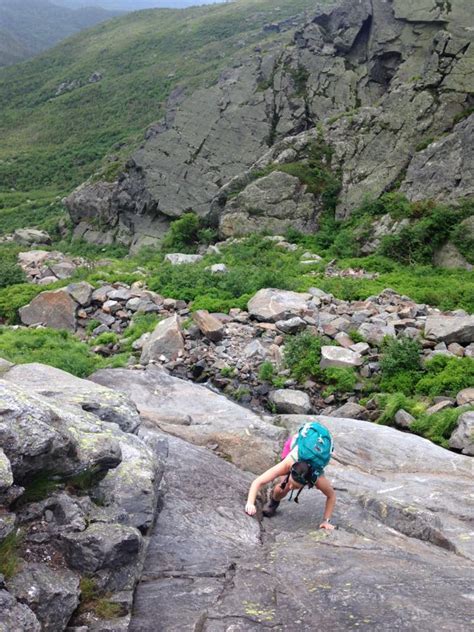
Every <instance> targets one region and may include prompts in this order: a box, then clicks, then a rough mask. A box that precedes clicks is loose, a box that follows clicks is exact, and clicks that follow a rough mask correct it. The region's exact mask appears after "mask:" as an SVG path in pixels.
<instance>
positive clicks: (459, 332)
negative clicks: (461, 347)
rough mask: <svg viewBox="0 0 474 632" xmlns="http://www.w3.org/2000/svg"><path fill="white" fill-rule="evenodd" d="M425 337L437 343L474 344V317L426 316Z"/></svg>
mask: <svg viewBox="0 0 474 632" xmlns="http://www.w3.org/2000/svg"><path fill="white" fill-rule="evenodd" d="M425 337H426V338H428V339H429V340H436V341H437V342H445V343H446V344H449V343H450V342H458V343H460V344H469V343H471V342H474V316H428V318H427V319H426V325H425Z"/></svg>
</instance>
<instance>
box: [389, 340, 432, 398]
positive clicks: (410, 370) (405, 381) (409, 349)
mask: <svg viewBox="0 0 474 632" xmlns="http://www.w3.org/2000/svg"><path fill="white" fill-rule="evenodd" d="M380 368H381V370H382V379H381V381H380V387H381V389H382V390H383V391H388V392H396V391H400V392H402V393H405V394H406V395H408V394H410V393H411V392H413V388H414V385H415V383H416V381H417V379H418V378H419V376H420V374H421V370H422V367H421V346H420V343H419V342H418V341H416V340H413V339H411V338H408V337H406V336H400V337H399V338H392V337H388V336H387V337H386V338H385V339H384V341H383V344H382V355H381V359H380Z"/></svg>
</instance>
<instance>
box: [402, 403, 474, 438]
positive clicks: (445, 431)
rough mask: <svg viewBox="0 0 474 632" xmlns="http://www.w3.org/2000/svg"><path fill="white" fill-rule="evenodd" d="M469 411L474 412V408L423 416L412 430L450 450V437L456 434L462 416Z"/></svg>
mask: <svg viewBox="0 0 474 632" xmlns="http://www.w3.org/2000/svg"><path fill="white" fill-rule="evenodd" d="M468 410H474V406H461V407H459V408H445V409H444V410H441V411H440V412H439V413H435V414H434V415H427V414H422V415H420V417H419V418H418V419H416V421H414V422H413V423H412V425H411V426H410V430H411V431H412V432H415V433H416V434H419V435H421V436H423V437H425V438H426V439H430V440H431V441H433V442H434V443H438V444H439V445H441V446H443V447H444V448H448V447H449V437H450V436H451V435H452V433H453V432H454V430H455V428H456V426H457V423H458V419H459V417H460V415H462V414H463V413H465V412H467V411H468Z"/></svg>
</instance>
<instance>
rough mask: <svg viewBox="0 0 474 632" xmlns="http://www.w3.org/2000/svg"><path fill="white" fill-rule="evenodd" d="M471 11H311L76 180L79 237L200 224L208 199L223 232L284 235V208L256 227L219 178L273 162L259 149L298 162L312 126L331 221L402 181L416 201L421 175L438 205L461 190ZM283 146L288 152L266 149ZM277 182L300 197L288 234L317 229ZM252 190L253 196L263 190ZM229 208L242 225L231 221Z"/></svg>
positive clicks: (442, 7) (317, 200) (470, 80)
mask: <svg viewBox="0 0 474 632" xmlns="http://www.w3.org/2000/svg"><path fill="white" fill-rule="evenodd" d="M469 4H470V2H469V1H468V0H453V1H452V2H444V1H443V0H442V1H440V0H423V2H417V3H416V7H415V6H414V3H413V2H409V1H408V0H389V1H385V0H359V1H358V2H354V1H353V0H350V1H349V0H348V1H346V2H343V3H342V4H340V6H338V7H337V8H335V9H334V10H332V11H329V12H321V11H319V12H317V13H316V14H315V15H313V16H312V18H311V19H309V20H307V23H306V24H305V26H304V27H303V28H301V29H300V30H297V31H296V32H295V33H294V37H293V40H292V42H291V44H290V45H289V46H286V47H281V46H275V47H274V48H273V49H270V50H266V51H258V50H256V51H255V53H254V54H253V56H251V57H250V58H247V59H244V60H239V61H237V62H236V64H235V66H234V67H233V68H231V69H229V70H228V71H227V72H225V73H223V74H222V76H221V77H220V80H219V81H218V83H217V84H216V85H214V86H212V87H211V88H208V89H202V90H198V91H197V92H195V93H194V94H192V95H191V96H189V97H185V96H184V92H175V93H174V94H173V95H171V98H170V101H169V108H168V114H167V116H166V118H165V120H164V121H162V122H160V123H159V124H157V125H156V126H154V127H153V128H151V129H150V130H148V132H147V135H146V140H145V141H144V144H143V146H142V147H141V148H140V149H139V150H138V151H137V152H136V153H135V155H134V156H132V158H131V159H130V160H129V162H128V164H127V169H126V172H125V173H123V174H122V175H121V177H120V178H119V180H118V182H116V183H115V184H113V185H105V184H95V185H88V184H86V185H83V186H82V187H81V188H80V189H79V190H78V191H76V192H74V193H73V194H72V195H71V196H70V197H69V198H68V199H67V206H68V208H69V211H70V214H71V217H72V218H73V221H74V222H75V223H76V224H77V228H76V235H77V236H84V237H85V238H88V236H89V238H92V239H98V238H100V239H104V236H103V235H102V236H100V237H98V236H97V233H94V234H92V235H91V226H90V220H91V219H93V220H94V222H96V221H97V220H98V221H99V222H100V223H102V224H105V226H106V228H107V229H108V231H107V233H106V235H105V239H107V240H112V239H118V240H121V241H124V242H126V243H132V244H133V243H135V245H138V244H141V243H146V242H147V240H149V239H156V238H157V237H159V236H160V235H162V234H163V232H164V231H165V230H166V229H167V227H168V225H169V221H170V220H171V219H172V218H174V217H176V216H179V215H180V214H182V213H183V212H185V211H188V210H190V209H192V210H194V211H195V212H197V213H198V214H199V215H201V216H207V215H208V214H209V212H210V208H211V205H212V209H213V211H212V217H213V218H214V219H215V221H216V222H218V223H219V224H220V225H221V224H222V223H224V225H225V226H224V227H223V228H222V229H221V232H223V233H224V234H233V232H235V231H237V229H236V228H234V224H236V225H237V226H241V225H242V223H244V224H245V223H246V222H248V220H249V218H251V220H252V221H250V224H251V225H252V228H253V229H254V230H255V229H259V228H270V229H272V228H273V227H277V226H278V228H281V227H282V223H281V221H280V220H281V219H282V218H283V219H284V218H285V213H286V211H285V210H284V209H282V208H275V206H272V205H271V204H270V207H271V208H270V210H268V208H266V207H264V208H263V210H262V209H261V208H259V209H258V210H259V212H258V213H257V216H258V217H257V219H255V217H251V215H252V213H251V212H250V213H249V212H248V210H249V208H250V209H252V208H253V207H252V204H253V202H252V198H251V197H250V202H249V201H248V200H247V202H245V200H244V201H243V202H242V204H239V203H238V202H237V203H236V200H235V199H232V201H231V202H232V204H231V206H230V207H229V202H228V200H227V191H228V190H229V182H230V181H231V180H232V179H234V178H237V179H238V180H239V181H240V182H241V183H242V182H243V183H247V184H250V182H251V180H255V172H256V171H257V170H256V169H255V168H254V169H253V172H254V175H253V176H252V177H251V178H249V177H248V173H249V170H250V171H252V165H255V164H257V165H258V164H261V161H262V157H265V155H267V158H263V160H264V162H265V160H266V164H267V165H268V164H270V163H269V159H268V152H269V149H270V151H271V154H272V160H274V159H275V158H276V159H277V163H278V164H281V163H285V162H287V163H288V162H295V161H298V160H306V161H307V160H308V151H309V149H310V148H309V149H308V135H307V131H308V130H311V129H314V130H315V129H316V128H318V134H317V135H316V132H313V136H314V137H311V138H310V139H309V140H310V142H311V146H312V147H314V144H315V142H317V143H319V144H321V141H323V142H324V145H325V146H326V147H328V148H329V149H330V152H329V153H328V154H327V156H326V162H325V168H327V169H328V170H329V171H331V172H332V173H333V174H337V177H338V179H340V182H341V187H340V192H339V196H338V199H337V205H336V215H337V217H339V218H341V219H342V218H345V217H347V216H349V215H350V213H351V212H352V210H353V209H354V208H356V207H357V205H358V204H359V203H360V201H361V200H362V198H363V197H364V196H365V195H367V194H369V195H372V196H378V195H380V194H382V193H383V192H385V191H387V190H390V189H391V188H392V187H393V186H394V185H395V183H398V184H400V182H401V183H402V190H404V191H405V193H406V194H407V195H408V196H409V197H412V198H413V199H417V198H419V196H420V191H423V190H425V180H426V178H429V179H430V182H431V185H430V187H429V188H428V189H427V190H428V191H429V195H433V196H434V197H437V198H439V199H457V198H459V197H463V196H465V195H469V194H470V193H472V189H473V187H472V181H471V179H472V175H469V174H472V170H470V169H469V164H470V162H471V159H470V157H469V155H467V153H468V152H467V153H466V151H464V150H463V151H464V153H463V151H461V150H460V149H459V143H460V142H461V141H460V140H459V138H460V136H459V135H461V136H466V134H469V129H471V127H470V125H471V124H470V123H469V122H466V121H464V123H463V124H460V125H461V127H459V128H455V129H453V128H454V124H455V120H456V117H458V118H459V116H460V115H461V114H462V113H464V112H466V111H469V109H470V108H471V107H472V105H473V103H474V98H473V97H472V94H473V92H474V48H473V46H472V43H473V39H474V35H473V32H472V30H470V29H469V24H470V22H471V20H470V11H469ZM462 125H464V127H462ZM446 132H450V133H452V134H454V136H453V137H452V141H451V142H447V141H446V140H444V141H443V143H442V144H441V145H440V144H439V143H436V142H435V143H431V142H430V141H431V140H436V139H437V138H438V137H439V136H441V135H442V134H445V133H446ZM301 134H303V136H301ZM288 137H290V139H288ZM458 137H459V138H458ZM456 138H458V140H456ZM283 139H285V141H283ZM281 141H283V146H284V148H285V149H286V150H288V148H290V149H291V151H289V153H288V151H287V153H286V154H284V155H281V153H278V152H275V148H276V147H278V146H279V145H278V143H281ZM420 143H424V144H427V145H429V147H428V148H427V149H426V150H425V151H426V152H428V153H427V154H425V153H424V152H422V153H421V154H418V153H417V152H416V148H417V147H418V146H419V145H420ZM456 148H457V149H456ZM439 151H442V152H443V153H442V158H441V154H438V152H439ZM428 156H429V162H430V164H433V162H434V163H439V165H440V168H439V169H436V168H435V167H430V169H431V171H429V175H428V171H427V167H426V162H427V161H428ZM436 156H439V157H436ZM445 157H447V158H446V159H447V160H448V163H449V165H451V162H452V161H454V162H453V165H454V164H456V167H455V168H454V167H453V168H451V167H450V168H449V169H448V171H450V172H451V173H453V172H456V173H458V172H459V171H461V172H462V173H464V174H465V175H464V176H463V177H462V178H461V180H462V185H461V186H460V183H459V181H458V179H456V177H454V180H453V178H452V177H451V179H450V181H449V182H443V180H444V179H445V175H446V174H445V169H444V167H443V168H441V164H443V165H445ZM451 157H452V160H451ZM423 165H424V166H423ZM451 166H452V165H451ZM406 174H407V175H406ZM257 175H261V174H257ZM266 175H268V174H266ZM234 182H235V180H234ZM253 184H255V183H253ZM286 184H287V190H286V191H287V193H286V194H285V195H287V197H288V196H290V197H291V191H292V190H293V191H297V193H296V197H297V198H298V199H297V200H296V202H295V203H296V206H298V200H301V199H302V198H303V197H305V196H306V198H305V206H304V209H303V210H301V209H300V210H297V211H296V215H297V217H298V218H299V219H298V222H299V223H298V227H299V228H300V229H303V230H308V231H312V230H314V229H315V227H316V226H317V216H318V214H319V212H320V211H321V209H322V207H323V206H324V204H323V201H322V199H321V197H320V196H318V193H317V192H316V193H315V192H309V193H305V192H302V191H301V190H300V188H298V187H297V186H295V183H291V182H287V183H286ZM266 186H267V188H268V183H267V185H266V184H265V183H263V190H265V188H266ZM278 186H279V187H281V186H283V185H282V183H279V184H278ZM256 188H257V189H259V191H258V195H257V199H258V200H259V201H261V199H262V186H257V187H256ZM234 193H235V187H234ZM285 195H283V197H285ZM308 195H311V196H312V210H308V207H307V203H308V199H307V196H308ZM244 197H245V196H244ZM247 197H248V196H247ZM285 199H286V198H285ZM244 202H245V203H246V204H247V207H246V206H245V203H244ZM264 206H265V205H264ZM287 207H288V205H287ZM290 207H291V209H294V205H290ZM291 212H292V213H293V211H291ZM236 213H237V214H239V213H240V216H239V221H237V222H233V221H229V217H228V216H229V215H233V216H235V214H236ZM242 213H243V215H242ZM226 216H227V220H225V219H224V218H225V217H226ZM268 218H270V220H268ZM273 220H278V222H276V223H275V221H273ZM288 220H289V221H291V217H290V218H288ZM283 224H284V222H283Z"/></svg>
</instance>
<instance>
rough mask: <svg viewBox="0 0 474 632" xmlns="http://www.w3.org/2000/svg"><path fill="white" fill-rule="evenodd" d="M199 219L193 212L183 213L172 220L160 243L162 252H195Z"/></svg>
mask: <svg viewBox="0 0 474 632" xmlns="http://www.w3.org/2000/svg"><path fill="white" fill-rule="evenodd" d="M200 225H201V221H200V219H199V217H198V216H197V215H196V214H195V213H185V214H184V215H183V216H182V217H180V218H179V219H177V220H175V221H174V222H172V224H171V226H170V228H169V230H168V232H167V233H166V235H165V238H164V239H163V243H162V249H163V252H195V251H196V248H197V245H198V243H199V237H198V233H199V229H200Z"/></svg>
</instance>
